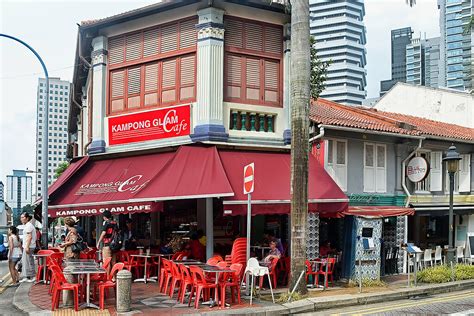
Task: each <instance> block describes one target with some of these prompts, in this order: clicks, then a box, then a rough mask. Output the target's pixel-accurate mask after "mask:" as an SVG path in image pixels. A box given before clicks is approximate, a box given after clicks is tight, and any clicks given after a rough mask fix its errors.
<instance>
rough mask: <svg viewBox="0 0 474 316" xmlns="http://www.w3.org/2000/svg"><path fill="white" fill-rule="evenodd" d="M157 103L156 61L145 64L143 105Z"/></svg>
mask: <svg viewBox="0 0 474 316" xmlns="http://www.w3.org/2000/svg"><path fill="white" fill-rule="evenodd" d="M156 104H158V63H153V64H148V65H146V66H145V100H144V105H145V106H148V105H156Z"/></svg>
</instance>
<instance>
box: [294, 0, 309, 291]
mask: <svg viewBox="0 0 474 316" xmlns="http://www.w3.org/2000/svg"><path fill="white" fill-rule="evenodd" d="M309 39H310V33H309V1H308V0H293V1H291V48H292V51H291V68H290V82H291V84H290V106H291V274H290V275H291V278H290V289H293V288H294V287H295V286H296V285H297V288H296V290H297V291H298V292H299V293H301V294H304V293H306V292H307V288H306V279H305V278H303V279H302V280H301V282H299V283H297V279H298V276H299V275H300V274H301V271H304V270H305V260H306V222H307V217H308V154H309V145H308V140H309V102H310V43H309Z"/></svg>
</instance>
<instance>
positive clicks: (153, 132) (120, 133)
mask: <svg viewBox="0 0 474 316" xmlns="http://www.w3.org/2000/svg"><path fill="white" fill-rule="evenodd" d="M190 130H191V106H190V105H189V104H188V105H180V106H176V107H171V108H163V109H158V110H153V111H147V112H140V113H134V114H128V115H121V116H114V117H110V118H109V145H119V144H127V143H134V142H143V141H147V140H155V139H162V138H169V137H178V136H187V135H189V134H190Z"/></svg>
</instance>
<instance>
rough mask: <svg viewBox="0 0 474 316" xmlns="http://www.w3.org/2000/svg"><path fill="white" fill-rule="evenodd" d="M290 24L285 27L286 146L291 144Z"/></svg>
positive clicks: (284, 100) (284, 92)
mask: <svg viewBox="0 0 474 316" xmlns="http://www.w3.org/2000/svg"><path fill="white" fill-rule="evenodd" d="M290 35H291V32H290V24H289V23H288V24H285V25H284V26H283V39H284V42H283V108H284V110H285V111H284V115H285V130H284V131H283V140H284V142H285V144H290V143H291V108H290V55H291V39H290Z"/></svg>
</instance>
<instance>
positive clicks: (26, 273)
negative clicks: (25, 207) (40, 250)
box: [20, 212, 36, 282]
mask: <svg viewBox="0 0 474 316" xmlns="http://www.w3.org/2000/svg"><path fill="white" fill-rule="evenodd" d="M31 218H32V217H31V215H30V214H29V213H27V212H23V213H21V215H20V221H21V223H22V224H23V225H24V228H23V255H22V257H21V264H22V276H23V279H21V280H20V282H33V281H34V280H35V275H36V268H35V260H34V258H33V253H34V250H35V247H36V230H35V226H34V225H33V224H32V223H31Z"/></svg>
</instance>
